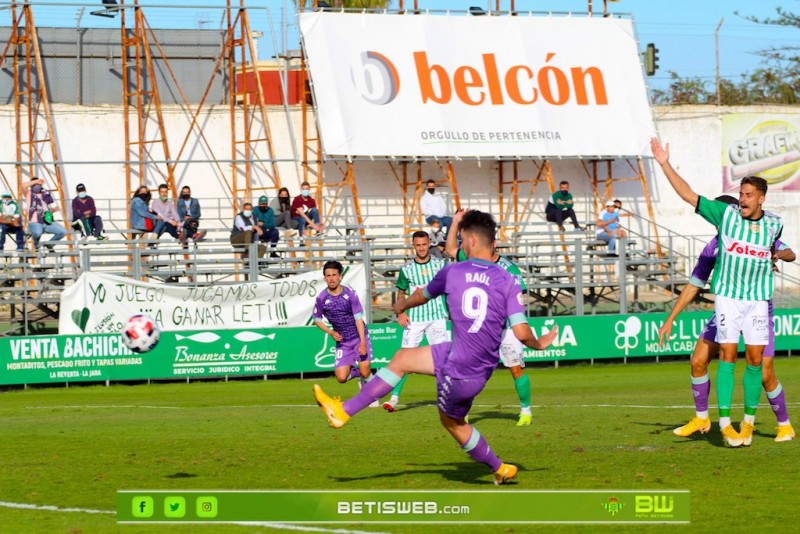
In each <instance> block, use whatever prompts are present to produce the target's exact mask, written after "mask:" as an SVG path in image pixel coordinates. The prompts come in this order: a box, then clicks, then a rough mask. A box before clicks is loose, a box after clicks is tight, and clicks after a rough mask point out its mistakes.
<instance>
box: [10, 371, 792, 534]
mask: <svg viewBox="0 0 800 534" xmlns="http://www.w3.org/2000/svg"><path fill="white" fill-rule="evenodd" d="M743 368H744V365H743V364H742V363H741V362H740V364H739V365H738V366H737V396H736V397H735V398H734V402H735V403H738V404H735V407H734V415H733V417H734V421H738V420H739V419H740V418H741V374H742V372H743ZM776 370H777V373H778V377H779V379H780V380H781V382H782V383H783V385H784V389H785V390H786V397H787V401H788V402H789V413H790V415H791V416H795V418H797V416H798V413H800V359H798V358H786V357H782V358H778V360H777V362H776ZM527 372H528V373H529V375H530V377H531V380H532V383H533V402H534V405H535V407H534V412H533V413H534V423H533V425H532V426H530V427H523V428H517V427H516V426H515V422H516V416H517V407H516V406H515V402H516V395H515V393H514V388H513V383H512V379H511V376H510V374H509V373H508V372H507V371H505V370H498V372H496V373H495V375H494V377H493V378H492V380H491V381H490V382H489V384H488V385H487V387H486V389H485V390H484V392H483V393H482V394H481V395H480V396H479V397H478V399H477V401H476V406H475V407H474V408H473V411H472V413H471V416H470V419H471V422H473V423H474V424H475V425H476V426H477V427H478V428H479V429H480V431H481V433H482V434H483V435H484V436H486V438H487V439H488V440H489V443H490V444H491V445H492V447H493V448H494V450H495V452H497V454H498V455H499V456H500V457H501V458H502V459H503V460H505V461H508V462H514V463H517V464H518V465H520V467H521V468H522V470H521V472H520V474H519V476H518V479H517V482H516V483H515V484H512V485H510V486H508V487H503V488H495V487H494V486H493V485H492V484H491V476H490V473H489V472H488V469H487V468H485V467H484V466H483V465H479V464H476V463H474V462H472V460H470V458H469V457H468V456H467V455H466V454H465V453H463V452H462V451H461V450H460V449H459V448H458V447H457V445H456V444H455V442H454V441H453V440H452V438H450V436H449V435H447V434H446V432H445V431H444V429H442V428H441V426H440V424H439V422H438V417H437V414H436V408H435V406H434V405H433V403H432V400H433V398H434V390H435V388H434V383H433V379H432V378H429V377H419V376H412V377H411V378H410V379H409V381H408V383H407V385H406V389H405V392H404V396H403V397H402V399H401V409H400V411H398V412H397V413H394V414H390V413H386V412H384V410H382V409H367V410H365V411H364V412H362V413H361V414H359V415H358V416H356V417H355V418H353V419H351V421H350V422H349V423H348V424H347V425H346V426H345V427H344V428H343V429H340V430H333V429H331V428H329V427H328V426H327V423H326V422H325V419H324V416H323V414H322V412H321V411H320V410H319V408H318V407H317V406H316V405H314V403H313V397H312V394H311V386H312V384H313V383H314V382H315V380H309V379H306V380H299V379H294V378H293V379H269V380H266V381H232V382H227V383H226V382H195V383H190V384H186V383H169V384H151V385H135V386H130V385H115V386H112V387H102V386H87V387H70V388H67V389H64V388H43V389H28V390H24V391H23V390H15V391H9V392H6V393H3V394H2V395H0V421H2V439H0V501H2V503H3V504H2V505H0V531H2V532H47V533H51V532H64V533H70V534H77V533H95V532H126V533H138V532H195V531H203V532H277V531H279V529H276V528H271V527H261V526H241V525H206V526H202V525H175V526H172V525H149V526H148V525H142V526H139V525H118V524H116V519H115V516H114V514H113V513H100V514H89V513H85V512H64V511H51V510H42V509H18V508H9V507H8V503H15V504H32V505H39V506H47V505H50V506H55V507H58V508H61V509H63V508H81V509H90V510H100V511H108V512H113V510H114V507H115V492H116V491H117V490H118V489H165V490H169V489H176V490H177V489H184V490H192V489H198V490H199V489H329V490H331V489H332V490H336V489H343V490H344V489H350V490H363V489H415V490H424V489H448V490H461V489H463V490H487V489H488V490H492V489H495V490H497V491H515V490H546V489H633V490H636V489H656V490H657V489H689V490H691V507H692V524H691V526H690V527H685V526H684V527H678V526H635V527H634V526H631V527H620V526H618V525H617V526H614V525H608V526H602V525H593V526H591V527H583V528H582V530H584V531H607V532H619V531H622V532H639V531H655V532H661V531H664V532H666V531H673V530H675V529H677V528H680V529H682V530H684V531H685V530H690V531H693V532H710V531H715V532H720V531H724V532H737V531H738V532H753V531H754V529H755V530H756V531H762V532H764V531H769V530H773V529H774V530H781V529H785V527H786V526H787V525H788V524H789V523H791V522H792V520H791V519H790V518H791V517H793V516H794V515H795V514H794V512H795V511H796V508H795V506H796V502H795V501H796V490H797V487H798V484H799V483H800V477H799V476H798V474H799V473H798V472H799V471H800V449H799V448H798V446H799V445H800V442H798V441H792V442H787V443H774V442H773V441H772V439H773V437H774V427H775V417H774V415H773V414H772V413H771V410H770V409H769V406H768V405H767V404H766V397H765V396H764V395H762V398H761V400H762V405H761V406H762V407H761V408H760V409H759V412H758V416H757V421H756V434H755V437H754V440H753V444H752V446H751V447H749V448H741V449H728V448H725V447H723V445H722V440H721V437H720V434H719V429H718V428H717V425H716V424H715V425H714V427H713V429H712V432H711V433H710V434H707V435H705V436H702V437H697V438H696V439H693V438H679V437H676V436H674V435H673V434H672V429H673V428H674V427H675V426H678V425H680V424H683V423H684V422H686V421H688V419H689V418H691V417H692V415H693V409H692V407H691V406H692V405H691V389H690V386H689V365H688V362H673V363H660V364H656V363H637V364H629V365H621V364H603V365H595V366H588V365H577V366H562V367H560V368H558V369H555V368H552V367H550V368H534V369H528V371H527ZM715 374H716V364H712V367H711V377H712V383H713V381H714V378H715ZM318 381H319V382H320V383H321V384H322V385H323V387H324V389H325V390H326V391H327V392H328V393H330V394H334V395H342V396H343V397H349V396H350V395H352V394H354V393H355V392H356V385H355V384H354V383H348V384H344V385H340V384H337V383H336V382H335V380H333V379H332V378H320V379H318ZM715 399H716V395H715V393H714V390H713V386H712V394H711V403H712V405H713V403H714V402H715ZM712 418H714V419H715V418H716V411H715V410H714V409H713V408H712ZM796 420H797V419H796ZM787 521H788V522H789V523H787ZM313 528H314V529H318V528H320V527H319V526H315V527H313ZM322 528H323V530H322V531H324V532H333V531H335V530H336V529H347V530H350V531H365V532H366V531H379V532H392V533H406V532H427V531H431V529H432V528H435V530H436V532H437V533H438V532H441V533H463V532H487V533H489V532H512V533H517V532H544V531H547V532H552V531H555V532H573V531H575V530H576V529H579V528H580V527H578V526H557V527H554V526H536V525H487V526H470V527H459V526H436V527H431V526H427V527H426V526H411V525H349V526H343V525H329V526H327V527H324V526H323V527H322ZM314 531H319V530H314Z"/></svg>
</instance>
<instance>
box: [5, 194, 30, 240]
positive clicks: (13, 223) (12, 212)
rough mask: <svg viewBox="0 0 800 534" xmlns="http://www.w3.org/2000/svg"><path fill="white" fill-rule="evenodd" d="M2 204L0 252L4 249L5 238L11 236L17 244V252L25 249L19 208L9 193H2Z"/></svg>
mask: <svg viewBox="0 0 800 534" xmlns="http://www.w3.org/2000/svg"><path fill="white" fill-rule="evenodd" d="M2 198H3V203H2V205H0V250H3V249H4V248H5V244H6V236H8V235H13V236H14V238H15V239H16V242H17V251H21V250H22V249H23V248H25V232H23V231H22V219H21V218H20V215H19V206H18V205H17V203H16V202H14V197H13V196H11V193H8V192H4V193H3V197H2Z"/></svg>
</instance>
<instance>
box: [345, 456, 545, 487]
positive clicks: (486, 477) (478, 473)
mask: <svg viewBox="0 0 800 534" xmlns="http://www.w3.org/2000/svg"><path fill="white" fill-rule="evenodd" d="M408 465H409V466H411V469H406V470H403V471H394V472H391V473H374V474H371V475H367V476H363V477H337V476H331V477H330V478H331V479H332V480H334V481H336V482H358V481H362V480H375V479H381V478H397V477H407V476H410V475H433V474H439V475H441V476H442V478H444V479H446V480H450V481H452V482H461V483H464V484H474V485H479V486H485V485H487V484H488V485H492V484H493V482H492V476H491V473H489V470H488V469H487V467H486V466H485V465H483V464H479V463H477V462H450V463H445V464H408ZM518 467H519V469H520V471H525V472H528V470H527V469H525V467H524V466H522V465H518ZM535 471H544V469H543V468H539V469H536V470H535ZM508 484H509V485H514V484H516V482H515V481H513V480H512V481H509V482H508Z"/></svg>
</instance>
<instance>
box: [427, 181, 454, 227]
mask: <svg viewBox="0 0 800 534" xmlns="http://www.w3.org/2000/svg"><path fill="white" fill-rule="evenodd" d="M426 185H427V189H426V190H425V192H424V193H422V198H420V208H421V209H422V215H423V217H425V222H426V223H428V224H430V225H431V227H433V226H434V222H438V223H439V227H440V228H447V231H446V232H445V234H444V238H445V239H447V233H448V232H450V225H451V224H453V218H452V217H450V216H449V215H447V206H446V205H445V203H444V199H443V198H442V196H441V195H440V194H439V193H437V192H436V182H435V181H433V180H428V182H427V184H426Z"/></svg>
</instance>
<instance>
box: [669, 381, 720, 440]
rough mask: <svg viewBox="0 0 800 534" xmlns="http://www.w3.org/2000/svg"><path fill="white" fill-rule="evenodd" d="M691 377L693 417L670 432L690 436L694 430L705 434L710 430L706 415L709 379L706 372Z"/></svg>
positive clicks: (709, 420)
mask: <svg viewBox="0 0 800 534" xmlns="http://www.w3.org/2000/svg"><path fill="white" fill-rule="evenodd" d="M691 378H692V395H693V396H694V411H695V416H694V418H693V419H692V420H691V421H689V422H688V423H686V424H685V425H683V426H679V427H678V428H676V429H674V430H673V431H672V432H673V433H674V434H675V435H676V436H684V437H686V436H691V435H692V434H694V433H695V432H698V431H699V432H700V433H701V434H705V433H706V432H708V431H709V430H711V419H710V418H709V417H708V395H709V393H710V391H711V381H710V380H709V379H708V373H706V374H705V375H703V376H700V377H694V376H693V377H691Z"/></svg>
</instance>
